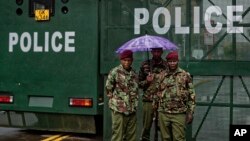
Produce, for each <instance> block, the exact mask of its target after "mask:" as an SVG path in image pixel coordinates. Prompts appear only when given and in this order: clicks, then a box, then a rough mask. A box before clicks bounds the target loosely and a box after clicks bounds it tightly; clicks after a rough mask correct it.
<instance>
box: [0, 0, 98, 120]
mask: <svg viewBox="0 0 250 141" xmlns="http://www.w3.org/2000/svg"><path fill="white" fill-rule="evenodd" d="M98 6H99V5H98V0H85V1H84V2H83V1H82V0H70V1H69V2H68V3H66V4H64V3H62V1H58V0H56V1H55V7H54V9H55V11H54V15H53V16H51V17H50V20H49V21H44V22H43V21H41V22H38V21H35V19H34V17H30V16H29V1H28V0H25V1H24V2H23V4H22V5H17V4H16V3H15V1H13V0H12V1H0V11H1V12H0V13H1V20H0V25H1V26H0V37H1V43H0V47H1V51H0V65H1V67H0V78H1V79H0V91H4V92H9V93H11V94H12V95H13V96H14V104H4V105H3V104H1V110H15V111H36V112H38V111H40V112H53V113H74V114H87V115H96V114H98V97H99V96H98V93H99V91H98V79H99V78H98V76H99V75H98V64H99V63H98V61H99V57H98V55H99V47H98V29H99V28H98V14H99V13H98ZM63 7H67V8H68V13H67V14H64V13H63V12H62V8H63ZM18 8H19V10H20V9H21V10H22V11H23V12H22V14H21V15H18V14H17V13H16V11H18V10H17V9H18ZM69 32H70V34H68V33H69ZM10 33H13V34H15V35H16V36H18V43H17V44H15V41H13V42H12V43H13V44H14V45H13V50H12V51H11V48H12V47H10V40H14V37H12V38H10ZM53 36H54V37H55V40H54V39H53ZM67 36H68V37H67ZM28 37H30V38H28ZM22 41H23V42H22ZM36 42H37V43H36ZM29 43H30V44H31V49H27V48H28V46H29ZM22 44H23V45H22ZM36 44H37V45H36ZM67 44H68V46H69V47H71V49H72V48H74V51H66V48H65V46H67ZM21 46H22V47H23V48H22V47H21ZM34 46H40V48H41V51H39V50H37V51H36V49H34V48H35V47H34ZM53 46H54V47H57V46H62V49H61V50H60V49H59V50H58V51H56V50H55V49H53ZM46 47H48V50H46V49H45V48H46ZM25 48H26V49H27V50H25ZM30 96H34V97H35V96H37V97H39V96H41V97H43V96H46V97H52V98H53V103H52V105H53V106H52V107H42V106H41V107H39V106H29V105H28V103H29V97H30ZM70 97H80V98H92V99H93V105H94V106H93V107H92V108H74V107H69V106H68V105H69V98H70Z"/></svg>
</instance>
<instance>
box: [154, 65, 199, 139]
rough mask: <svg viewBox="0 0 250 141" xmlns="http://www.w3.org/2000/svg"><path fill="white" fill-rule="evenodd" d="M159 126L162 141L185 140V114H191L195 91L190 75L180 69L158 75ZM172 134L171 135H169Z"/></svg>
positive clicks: (193, 106)
mask: <svg viewBox="0 0 250 141" xmlns="http://www.w3.org/2000/svg"><path fill="white" fill-rule="evenodd" d="M159 77H160V78H159V79H158V80H160V81H159V82H158V83H159V93H158V94H157V95H158V98H159V108H158V112H159V125H160V130H161V135H162V141H170V140H171V138H173V140H178V141H184V140H185V129H186V125H185V118H186V113H193V112H194V108H195V91H194V87H193V84H192V78H191V76H190V74H189V73H188V72H186V71H184V70H183V69H181V68H177V70H176V71H175V72H174V73H170V72H168V71H163V72H162V73H161V74H160V75H159ZM171 133H172V134H171Z"/></svg>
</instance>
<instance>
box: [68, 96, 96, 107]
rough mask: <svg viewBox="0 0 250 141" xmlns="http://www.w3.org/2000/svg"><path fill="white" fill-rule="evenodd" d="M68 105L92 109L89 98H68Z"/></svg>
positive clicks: (91, 102)
mask: <svg viewBox="0 0 250 141" xmlns="http://www.w3.org/2000/svg"><path fill="white" fill-rule="evenodd" d="M69 105H70V106H76V107H92V106H93V101H92V99H91V98H70V99H69Z"/></svg>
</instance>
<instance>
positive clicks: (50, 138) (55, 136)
mask: <svg viewBox="0 0 250 141" xmlns="http://www.w3.org/2000/svg"><path fill="white" fill-rule="evenodd" d="M60 136H61V135H54V136H51V137H49V138H46V139H44V140H41V141H51V140H53V139H56V138H59V137H60Z"/></svg>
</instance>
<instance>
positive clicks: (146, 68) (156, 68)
mask: <svg viewBox="0 0 250 141" xmlns="http://www.w3.org/2000/svg"><path fill="white" fill-rule="evenodd" d="M150 65H151V67H152V73H153V74H159V73H160V72H161V71H163V70H166V68H167V66H166V61H164V60H163V59H161V60H160V61H159V63H156V62H155V61H154V60H153V59H150V60H146V61H144V62H143V63H142V65H141V68H140V71H139V87H140V88H142V90H143V96H142V101H143V129H142V136H141V139H142V140H143V141H147V140H148V141H149V140H150V129H151V126H152V122H153V117H154V111H153V106H152V101H153V95H155V94H156V93H157V87H156V85H158V84H156V83H155V82H156V81H155V79H154V80H153V82H151V83H150V84H148V83H147V80H146V78H147V75H148V73H149V72H150Z"/></svg>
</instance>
